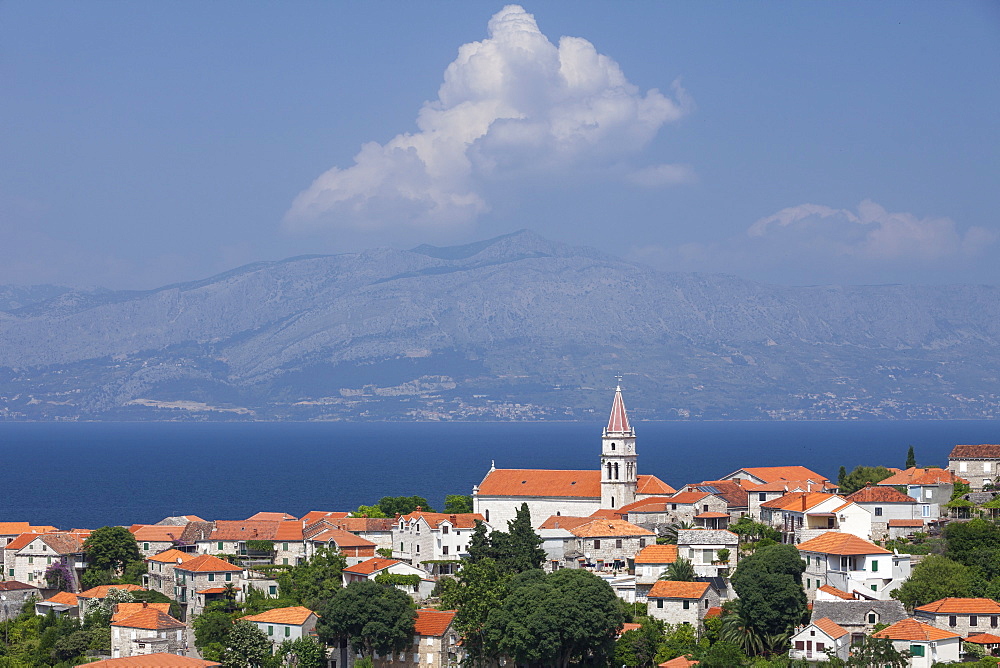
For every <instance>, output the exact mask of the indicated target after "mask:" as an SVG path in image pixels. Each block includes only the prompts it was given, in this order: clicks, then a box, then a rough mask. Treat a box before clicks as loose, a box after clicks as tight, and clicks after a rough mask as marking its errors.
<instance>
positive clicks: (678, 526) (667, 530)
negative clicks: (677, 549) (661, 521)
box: [660, 522, 694, 545]
mask: <svg viewBox="0 0 1000 668" xmlns="http://www.w3.org/2000/svg"><path fill="white" fill-rule="evenodd" d="M693 528H694V525H693V524H691V523H690V522H675V523H674V524H668V525H667V526H666V527H664V529H663V533H662V534H660V537H661V538H664V539H666V541H667V544H668V545H676V544H677V532H678V531H681V530H683V529H693Z"/></svg>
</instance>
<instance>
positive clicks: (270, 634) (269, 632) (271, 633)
mask: <svg viewBox="0 0 1000 668" xmlns="http://www.w3.org/2000/svg"><path fill="white" fill-rule="evenodd" d="M267 635H269V636H273V635H274V627H273V626H268V627H267Z"/></svg>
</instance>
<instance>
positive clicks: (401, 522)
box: [399, 520, 403, 531]
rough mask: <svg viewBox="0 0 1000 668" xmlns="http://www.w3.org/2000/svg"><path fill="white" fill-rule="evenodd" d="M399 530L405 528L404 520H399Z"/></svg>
mask: <svg viewBox="0 0 1000 668" xmlns="http://www.w3.org/2000/svg"><path fill="white" fill-rule="evenodd" d="M399 530H400V531H402V530H403V520H399Z"/></svg>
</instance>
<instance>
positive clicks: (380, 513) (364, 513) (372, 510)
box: [354, 504, 391, 517]
mask: <svg viewBox="0 0 1000 668" xmlns="http://www.w3.org/2000/svg"><path fill="white" fill-rule="evenodd" d="M354 516H355V517H391V515H386V514H385V511H384V510H382V509H381V508H380V507H379V506H378V504H375V505H374V506H358V509H357V510H355V511H354Z"/></svg>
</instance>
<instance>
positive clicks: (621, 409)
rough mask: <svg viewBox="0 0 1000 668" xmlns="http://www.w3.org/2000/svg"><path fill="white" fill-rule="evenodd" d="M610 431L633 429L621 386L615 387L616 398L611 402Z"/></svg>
mask: <svg viewBox="0 0 1000 668" xmlns="http://www.w3.org/2000/svg"><path fill="white" fill-rule="evenodd" d="M608 431H614V432H621V431H632V426H631V425H629V423H628V414H627V413H626V412H625V402H624V401H623V400H622V388H621V386H618V387H616V388H615V400H614V402H613V403H612V404H611V417H610V418H609V419H608Z"/></svg>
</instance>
